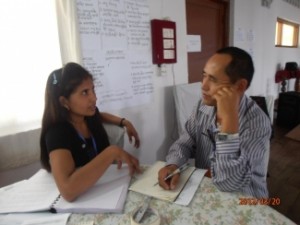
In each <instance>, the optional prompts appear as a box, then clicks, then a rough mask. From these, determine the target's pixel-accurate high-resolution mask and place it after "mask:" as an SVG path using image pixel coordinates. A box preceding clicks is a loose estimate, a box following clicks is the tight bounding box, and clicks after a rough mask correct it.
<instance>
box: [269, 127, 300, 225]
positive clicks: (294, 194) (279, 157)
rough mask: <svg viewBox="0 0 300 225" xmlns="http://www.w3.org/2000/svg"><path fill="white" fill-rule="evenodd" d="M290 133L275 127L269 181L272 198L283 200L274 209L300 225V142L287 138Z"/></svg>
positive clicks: (287, 130)
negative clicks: (286, 135)
mask: <svg viewBox="0 0 300 225" xmlns="http://www.w3.org/2000/svg"><path fill="white" fill-rule="evenodd" d="M289 131H290V130H289V129H286V128H280V127H277V126H276V125H275V137H274V138H273V139H272V141H271V151H270V161H269V177H268V179H267V180H268V188H269V195H270V197H278V198H280V200H281V203H280V205H278V206H274V209H276V210H278V211H279V212H280V213H282V214H284V215H285V216H287V217H288V218H290V219H291V220H292V221H294V222H295V223H297V224H300V142H299V141H294V140H292V139H289V138H286V137H285V136H284V135H285V134H286V133H288V132H289Z"/></svg>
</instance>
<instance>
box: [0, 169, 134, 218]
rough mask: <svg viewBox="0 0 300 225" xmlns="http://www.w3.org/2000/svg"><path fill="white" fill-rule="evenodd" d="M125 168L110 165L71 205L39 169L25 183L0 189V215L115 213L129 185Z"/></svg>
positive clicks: (121, 209)
mask: <svg viewBox="0 0 300 225" xmlns="http://www.w3.org/2000/svg"><path fill="white" fill-rule="evenodd" d="M130 179H131V178H130V175H129V170H128V167H127V166H126V165H123V167H122V168H121V169H118V168H117V165H115V164H113V165H111V166H110V167H109V168H108V169H107V170H106V172H105V173H104V175H103V176H102V177H101V178H100V179H99V180H98V181H97V183H96V184H95V185H94V186H92V187H91V188H90V189H88V190H87V191H86V192H85V193H83V194H82V195H80V196H79V197H78V198H77V199H76V200H74V201H73V202H67V201H66V200H64V199H63V198H62V197H61V196H60V194H59V191H58V189H57V186H56V184H55V181H54V178H53V176H52V174H51V173H48V172H47V171H46V170H44V169H40V170H39V171H38V172H37V173H36V174H35V175H33V176H32V177H31V178H29V179H28V180H23V181H21V182H18V183H15V184H12V185H9V186H6V187H3V188H1V189H0V213H18V212H38V211H49V210H50V211H51V212H57V213H103V212H113V213H119V212H122V211H123V207H124V203H125V200H126V196H127V190H128V186H129V183H130Z"/></svg>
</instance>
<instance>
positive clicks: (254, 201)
mask: <svg viewBox="0 0 300 225" xmlns="http://www.w3.org/2000/svg"><path fill="white" fill-rule="evenodd" d="M239 205H280V198H239Z"/></svg>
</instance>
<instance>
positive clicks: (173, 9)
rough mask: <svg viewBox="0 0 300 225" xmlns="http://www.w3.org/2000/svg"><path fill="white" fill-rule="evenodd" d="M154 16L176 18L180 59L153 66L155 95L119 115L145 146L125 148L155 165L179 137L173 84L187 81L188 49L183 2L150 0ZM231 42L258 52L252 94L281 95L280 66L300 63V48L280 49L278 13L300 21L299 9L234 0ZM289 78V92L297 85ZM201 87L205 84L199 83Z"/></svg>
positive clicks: (277, 1)
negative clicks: (248, 36) (239, 33)
mask: <svg viewBox="0 0 300 225" xmlns="http://www.w3.org/2000/svg"><path fill="white" fill-rule="evenodd" d="M149 4H150V16H151V19H154V18H156V19H163V18H165V17H168V18H169V19H171V20H172V21H175V22H176V29H177V46H178V49H177V51H178V55H177V59H178V62H177V63H175V64H172V65H166V66H165V67H163V68H162V72H161V74H160V71H159V70H158V69H157V67H156V66H153V68H154V70H155V74H154V86H155V90H154V99H153V102H152V103H151V104H149V105H144V106H139V107H133V108H128V109H123V110H120V111H117V112H115V113H117V114H120V115H124V116H126V117H127V118H129V119H131V120H132V122H133V123H134V125H135V126H136V128H137V129H138V131H139V134H140V137H141V141H142V145H141V148H140V149H139V150H133V148H132V147H131V146H130V145H128V144H126V149H128V150H129V151H130V152H132V153H134V154H135V155H136V156H138V157H139V159H140V161H141V162H142V163H152V162H153V161H155V160H158V159H162V160H163V159H164V156H165V154H166V152H167V150H168V148H169V146H170V145H171V143H172V142H173V141H174V140H175V138H176V137H177V135H176V134H177V130H176V124H175V111H174V100H173V95H172V86H173V84H174V83H175V84H181V83H187V80H188V74H187V73H188V72H187V53H186V19H185V18H186V16H185V1H184V0H149ZM230 9H231V12H230V16H231V18H230V21H231V22H230V44H231V45H235V46H238V47H241V48H244V49H245V50H249V49H250V51H251V52H252V54H253V59H254V64H255V68H256V72H255V76H254V80H253V83H252V86H251V88H250V89H249V90H248V91H247V94H249V95H272V96H274V97H275V98H277V96H278V92H279V88H280V87H279V85H278V84H275V82H274V75H275V72H276V70H277V69H278V68H282V67H284V65H285V62H287V61H297V63H298V64H299V65H300V51H299V48H298V49H292V48H276V47H275V46H274V42H275V24H276V19H277V17H281V18H284V19H288V20H292V21H295V22H296V23H300V18H299V14H300V9H299V8H295V7H293V6H291V5H289V4H288V3H286V2H283V1H282V0H273V2H272V4H271V6H270V8H266V7H262V6H261V1H258V0H257V1H249V0H234V1H233V0H231V1H230ZM238 28H243V29H244V30H251V31H252V32H253V36H254V39H253V41H250V42H241V41H239V40H238V39H237V37H236V32H235V31H236V29H238ZM293 82H294V81H290V84H289V90H292V89H293ZM199 88H200V87H199Z"/></svg>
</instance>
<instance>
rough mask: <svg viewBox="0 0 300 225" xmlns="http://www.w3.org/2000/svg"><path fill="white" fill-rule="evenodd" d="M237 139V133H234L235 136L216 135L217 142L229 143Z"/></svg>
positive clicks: (226, 134)
mask: <svg viewBox="0 0 300 225" xmlns="http://www.w3.org/2000/svg"><path fill="white" fill-rule="evenodd" d="M237 137H239V133H235V134H228V133H218V134H217V139H218V141H229V140H232V139H235V138H237Z"/></svg>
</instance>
